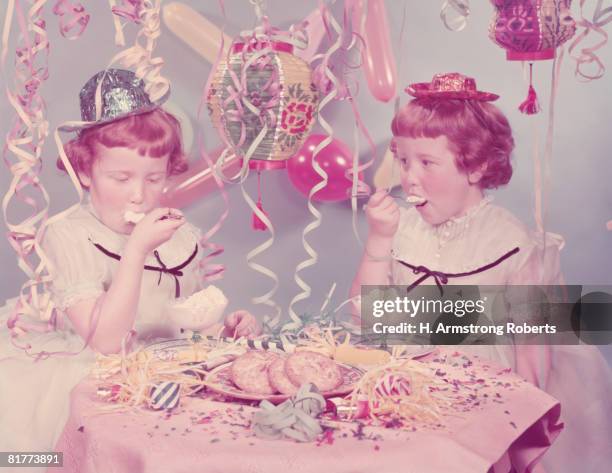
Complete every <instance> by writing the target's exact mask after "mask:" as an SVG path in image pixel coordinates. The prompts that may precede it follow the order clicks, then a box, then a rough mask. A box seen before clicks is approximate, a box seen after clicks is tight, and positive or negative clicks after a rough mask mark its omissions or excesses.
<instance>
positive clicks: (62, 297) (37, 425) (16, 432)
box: [0, 204, 201, 473]
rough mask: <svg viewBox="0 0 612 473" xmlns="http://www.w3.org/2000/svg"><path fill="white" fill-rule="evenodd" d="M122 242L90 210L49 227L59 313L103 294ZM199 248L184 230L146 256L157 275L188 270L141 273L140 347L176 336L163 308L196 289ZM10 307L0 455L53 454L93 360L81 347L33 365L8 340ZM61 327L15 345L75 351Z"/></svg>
mask: <svg viewBox="0 0 612 473" xmlns="http://www.w3.org/2000/svg"><path fill="white" fill-rule="evenodd" d="M126 241H127V236H126V235H121V234H117V233H115V232H114V231H112V230H110V229H109V228H108V227H106V226H105V225H104V224H103V223H102V222H100V221H99V220H98V219H97V217H96V216H95V212H94V211H93V208H92V207H91V206H90V205H89V204H86V205H83V206H81V207H79V208H78V209H76V210H75V211H73V212H71V213H70V214H69V215H67V216H65V217H64V218H62V219H61V220H58V221H56V222H54V223H52V224H51V225H50V226H49V227H48V229H47V231H46V233H45V237H44V241H43V249H44V250H45V253H46V255H47V256H48V258H49V260H50V262H51V263H52V268H51V274H52V275H53V282H52V287H51V293H52V298H53V301H54V303H55V306H56V307H57V308H58V309H59V310H60V314H61V311H62V310H63V309H65V308H67V307H70V306H71V305H73V304H74V303H76V302H79V301H81V300H85V299H91V298H96V297H98V296H99V295H101V294H102V293H103V292H104V291H106V290H107V289H108V287H109V286H110V284H111V282H112V279H113V274H115V271H116V270H117V266H118V264H119V263H118V261H117V260H116V259H114V258H113V257H112V256H109V254H111V253H112V254H115V255H119V256H120V255H121V253H122V250H123V248H124V245H125V243H126ZM198 241H199V232H198V230H197V229H196V228H195V227H194V226H192V225H190V224H185V225H183V226H181V227H180V228H179V229H178V230H177V231H176V233H175V234H174V235H173V237H172V238H171V239H170V240H169V241H167V242H166V243H164V244H162V245H161V246H160V247H159V248H158V249H157V257H156V255H155V254H153V253H151V254H150V255H148V256H147V258H146V265H148V266H151V267H155V268H160V267H162V265H160V261H161V262H162V263H163V265H165V266H166V268H175V267H177V266H181V265H183V264H184V263H185V262H188V264H187V265H186V266H185V267H184V268H181V269H180V270H178V271H180V273H181V274H177V276H176V278H175V276H174V275H172V274H170V273H169V272H160V271H159V270H145V271H144V273H143V278H142V284H141V294H140V299H139V306H138V315H137V319H136V323H135V326H134V329H135V330H136V332H137V335H138V339H139V340H142V341H143V342H148V341H152V340H155V339H157V338H169V337H172V336H173V335H175V333H174V332H173V330H172V329H169V328H168V325H167V324H165V323H164V317H165V314H166V313H165V309H166V306H167V304H168V302H170V301H172V300H173V299H174V298H175V296H176V291H177V283H176V281H177V280H178V284H179V290H180V295H181V296H189V295H191V294H193V293H194V292H196V291H197V290H199V289H200V280H201V278H200V277H199V270H198V264H199V261H200V259H201V251H199V248H198ZM95 245H98V246H95ZM102 249H103V250H104V251H106V253H105V252H103V251H102ZM194 253H196V254H195V255H194ZM158 258H159V260H158ZM178 271H173V272H175V273H178ZM13 305H14V301H8V303H7V305H6V306H5V307H4V308H3V309H0V379H1V380H2V381H1V384H0V406H2V407H1V409H0V451H22V452H23V451H51V450H52V449H53V446H54V444H55V441H56V439H57V437H58V436H59V434H60V433H61V431H62V429H63V427H64V424H65V422H66V420H67V418H68V409H69V397H70V391H71V390H72V388H73V387H74V386H75V385H76V384H78V382H79V381H80V380H81V379H82V378H83V377H85V376H86V375H87V374H88V372H89V369H90V368H91V366H92V363H93V361H94V353H93V351H92V350H91V349H89V348H86V349H85V350H83V351H81V352H80V353H79V354H77V355H74V356H60V355H56V356H51V357H49V358H47V359H41V360H39V361H36V362H34V361H33V359H32V358H30V357H28V356H27V355H25V353H24V352H23V351H22V350H21V349H18V348H15V347H14V346H13V345H12V343H11V341H10V339H9V331H8V329H7V326H6V322H7V318H8V316H9V312H10V310H11V309H12V307H13ZM62 321H63V329H61V330H57V331H54V332H48V333H42V334H33V335H32V334H27V335H26V336H25V337H19V338H18V343H20V344H22V345H23V344H25V343H30V344H31V345H32V351H33V352H39V351H41V350H45V351H49V352H53V351H70V352H79V351H80V350H81V348H82V347H83V345H84V341H83V339H82V338H81V337H79V336H78V335H77V334H76V333H75V332H74V331H73V330H72V329H71V327H70V321H69V319H68V317H63V318H62ZM18 471H20V472H22V473H23V472H24V471H26V470H24V469H23V468H20V469H19V470H18Z"/></svg>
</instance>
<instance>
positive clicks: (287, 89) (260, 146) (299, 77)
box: [207, 38, 318, 169]
mask: <svg viewBox="0 0 612 473" xmlns="http://www.w3.org/2000/svg"><path fill="white" fill-rule="evenodd" d="M262 51H267V52H265V53H264V54H263V55H262V54H261V52H262ZM207 99H208V107H209V113H210V115H211V118H212V121H213V123H214V125H215V127H216V128H217V130H219V132H220V133H221V134H222V136H223V137H225V141H226V142H227V144H229V145H230V146H231V148H232V151H233V152H234V153H236V154H237V155H239V156H240V157H241V158H245V157H248V158H249V160H257V161H261V162H263V163H261V162H260V163H252V167H255V168H256V169H260V168H262V169H266V168H278V167H284V164H285V163H284V161H285V160H286V159H288V158H290V157H291V156H293V155H294V154H295V153H296V152H297V151H298V150H299V149H300V147H301V146H302V143H303V142H304V140H305V139H306V137H307V136H308V134H309V133H310V130H311V128H312V125H313V124H314V120H315V114H316V111H317V106H318V94H317V90H316V88H315V86H314V85H313V83H312V80H311V70H310V67H309V66H308V64H307V63H306V62H305V61H304V60H303V59H300V58H299V57H297V56H295V55H294V54H293V46H292V45H291V44H288V43H283V42H279V41H267V40H265V39H264V40H261V39H257V38H251V40H249V41H248V42H246V43H245V42H235V43H234V44H233V46H232V48H231V51H230V54H229V56H228V58H227V59H226V60H224V61H221V62H220V63H219V65H218V67H217V69H216V71H215V73H214V77H213V80H212V83H211V87H210V89H209V94H208V97H207ZM252 146H255V147H254V149H252V150H251V154H250V155H249V149H250V148H251V147H252ZM253 164H255V166H253Z"/></svg>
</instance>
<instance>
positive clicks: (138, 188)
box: [130, 181, 144, 204]
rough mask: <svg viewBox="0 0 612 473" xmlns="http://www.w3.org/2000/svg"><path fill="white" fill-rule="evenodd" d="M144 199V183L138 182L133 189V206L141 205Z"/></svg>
mask: <svg viewBox="0 0 612 473" xmlns="http://www.w3.org/2000/svg"><path fill="white" fill-rule="evenodd" d="M143 199H144V182H142V181H136V182H135V183H134V187H133V188H132V195H131V198H130V200H131V202H132V203H133V204H141V203H142V201H143Z"/></svg>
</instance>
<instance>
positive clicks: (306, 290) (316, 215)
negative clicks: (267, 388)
mask: <svg viewBox="0 0 612 473" xmlns="http://www.w3.org/2000/svg"><path fill="white" fill-rule="evenodd" d="M321 8H322V9H323V15H324V18H325V19H326V20H327V21H326V24H327V23H328V22H329V24H331V25H332V27H333V28H334V30H335V31H336V33H337V35H338V36H337V38H336V41H335V42H334V44H333V45H332V46H331V47H330V48H329V49H328V50H327V52H326V53H325V54H324V56H323V70H324V71H325V75H326V76H327V78H328V79H329V80H330V82H331V83H332V84H333V87H332V89H331V91H330V92H329V93H328V94H327V95H326V96H325V97H324V98H323V99H322V100H321V102H320V103H319V109H318V111H317V119H318V121H319V123H320V124H321V127H322V128H323V129H324V130H325V131H326V132H327V135H328V136H327V137H326V138H325V139H324V140H323V141H321V142H320V143H319V144H318V145H317V147H316V148H315V150H314V152H313V156H312V166H313V169H314V170H315V171H316V173H317V174H318V175H319V176H321V181H320V182H319V183H318V184H316V185H315V186H314V187H313V188H312V189H311V190H310V193H309V194H308V210H309V211H310V213H311V214H312V216H313V221H312V222H311V223H309V224H308V225H306V227H305V228H304V230H303V232H302V245H303V247H304V250H305V251H306V253H307V254H308V256H309V258H307V259H305V260H304V261H302V262H300V263H299V264H298V265H297V267H296V268H295V273H294V275H293V279H294V281H295V282H296V284H297V285H298V286H299V288H300V289H301V290H302V291H301V292H300V293H298V294H297V295H296V296H295V297H294V298H293V299H291V302H290V303H289V317H290V319H291V322H289V323H287V324H285V325H284V326H283V328H282V329H283V331H285V330H293V329H297V328H299V327H300V326H301V324H302V322H301V319H300V317H299V316H298V315H297V313H296V312H295V310H294V309H293V306H294V305H295V304H297V303H298V302H300V301H302V300H305V299H308V298H309V297H310V294H311V293H312V290H311V288H310V286H309V285H308V284H307V283H306V281H304V280H303V279H302V278H301V277H300V272H302V271H303V270H304V269H306V268H309V267H311V266H313V265H315V264H316V263H317V261H318V258H319V257H318V254H317V252H316V251H315V249H314V248H313V247H312V246H311V245H310V244H309V243H308V240H307V239H306V236H307V235H308V234H309V233H311V232H312V231H314V230H316V229H317V228H319V227H320V226H321V222H322V218H321V212H319V210H318V209H317V208H316V207H315V206H314V205H313V203H312V198H313V196H314V195H315V194H316V193H317V192H318V191H319V190H321V189H323V188H324V187H325V186H326V185H327V182H328V177H327V173H326V172H325V170H324V169H323V168H322V167H321V166H320V165H319V163H318V162H317V159H316V158H317V154H319V152H320V151H321V150H322V149H323V148H325V147H326V146H327V145H329V144H330V143H331V142H332V135H333V128H332V126H331V125H330V124H329V123H328V122H327V121H326V120H325V118H323V115H322V113H321V110H322V109H323V108H324V107H325V106H326V105H327V104H328V103H329V102H331V101H332V100H334V98H335V97H336V95H337V94H338V89H339V87H338V79H337V78H336V76H335V75H334V73H333V72H332V70H331V68H330V67H329V61H330V59H331V56H332V55H333V54H334V53H335V52H336V51H338V50H339V49H340V48H341V46H342V34H341V33H342V29H341V28H340V25H339V24H338V22H337V21H336V20H335V19H334V18H333V16H332V15H331V14H330V13H329V10H328V9H327V8H326V7H324V6H322V7H321Z"/></svg>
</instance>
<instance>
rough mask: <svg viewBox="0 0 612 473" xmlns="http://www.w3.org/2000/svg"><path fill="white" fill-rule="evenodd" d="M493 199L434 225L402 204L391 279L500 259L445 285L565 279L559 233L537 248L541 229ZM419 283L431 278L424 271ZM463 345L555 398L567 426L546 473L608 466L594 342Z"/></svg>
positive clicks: (603, 380)
mask: <svg viewBox="0 0 612 473" xmlns="http://www.w3.org/2000/svg"><path fill="white" fill-rule="evenodd" d="M492 200H493V199H492V198H491V197H486V198H484V199H483V200H482V201H481V202H480V203H479V204H478V205H476V206H475V207H473V208H471V209H470V210H469V211H468V212H467V214H466V215H464V216H462V217H458V218H452V219H450V220H449V221H447V222H445V223H443V224H441V225H437V226H432V225H430V224H428V223H427V222H425V221H424V220H423V219H422V218H421V217H420V215H419V213H418V211H417V210H416V209H415V208H414V207H413V208H410V209H401V213H400V214H401V216H400V225H399V228H398V231H397V233H396V236H395V238H394V244H393V250H392V254H393V257H394V259H395V260H394V261H393V263H392V270H391V281H392V283H393V284H398V285H411V284H413V283H415V282H417V281H418V280H419V279H423V278H424V277H425V276H427V272H426V271H425V270H424V269H423V268H421V269H420V270H419V271H417V272H415V271H414V268H418V267H425V268H427V269H428V270H430V271H439V272H443V273H446V274H459V273H471V272H474V271H475V270H478V269H479V268H482V267H484V266H487V265H490V264H491V263H492V262H495V261H498V260H500V259H502V260H501V261H500V262H499V263H498V264H496V265H495V266H493V267H490V268H489V269H487V270H484V271H482V272H477V273H476V274H472V275H469V276H464V277H457V278H449V279H448V282H447V284H460V285H506V284H509V285H534V284H535V285H537V284H539V285H546V284H550V285H555V284H563V278H562V275H561V270H560V264H559V251H560V250H561V249H562V248H563V239H562V238H561V237H560V236H559V235H554V234H550V233H549V234H547V236H546V247H545V251H544V252H543V250H544V244H543V238H542V235H536V234H534V233H532V232H530V231H529V230H528V229H527V228H526V227H525V226H524V225H523V224H522V223H521V222H520V221H519V220H518V219H517V218H516V217H514V216H513V215H512V214H511V213H510V212H508V211H507V210H505V209H503V208H501V207H499V206H497V205H494V204H493V203H492ZM515 248H518V249H519V250H518V251H516V250H515ZM513 250H514V251H513ZM503 258H505V259H503ZM398 260H401V261H404V262H406V263H408V264H410V266H412V268H411V267H408V266H405V265H403V264H401V263H399V262H398ZM421 284H428V285H431V284H436V281H435V278H434V277H433V276H429V277H427V278H426V279H423V280H422V282H421ZM461 350H464V351H466V352H468V353H470V354H477V355H479V356H483V357H488V358H491V359H494V360H495V361H497V362H499V363H502V364H504V365H505V366H507V367H509V368H512V369H513V370H515V371H516V372H518V373H519V374H520V375H521V376H523V377H525V378H526V379H527V380H529V381H531V382H533V383H534V384H536V385H537V386H538V387H540V388H541V389H543V390H545V391H547V392H548V393H549V394H551V395H552V396H554V397H555V398H557V399H558V400H559V401H560V402H561V419H562V421H563V422H564V423H565V428H564V430H563V431H562V432H561V434H560V436H559V437H558V438H557V441H556V442H555V443H554V444H553V445H552V447H551V448H550V450H549V451H548V452H547V453H546V454H545V456H544V457H543V465H544V467H545V468H546V471H548V472H549V473H574V472H577V471H581V472H592V473H596V472H603V471H612V442H611V441H610V439H612V370H610V367H609V366H608V364H607V362H606V360H605V359H604V358H603V356H602V355H601V353H600V351H599V350H598V349H597V347H594V346H590V345H554V346H548V347H545V346H541V345H524V346H509V345H486V346H482V345H479V346H461Z"/></svg>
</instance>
